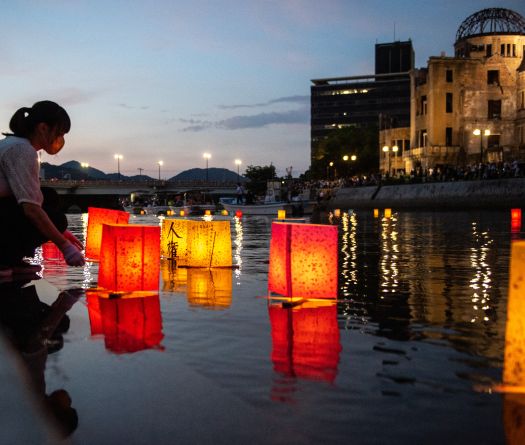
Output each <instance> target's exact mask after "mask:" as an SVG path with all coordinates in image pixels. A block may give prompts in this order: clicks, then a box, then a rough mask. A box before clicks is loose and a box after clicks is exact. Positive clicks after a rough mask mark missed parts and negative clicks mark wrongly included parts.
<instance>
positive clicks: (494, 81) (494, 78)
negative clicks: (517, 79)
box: [487, 70, 499, 85]
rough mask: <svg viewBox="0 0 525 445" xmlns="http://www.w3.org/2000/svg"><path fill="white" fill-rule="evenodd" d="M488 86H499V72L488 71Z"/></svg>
mask: <svg viewBox="0 0 525 445" xmlns="http://www.w3.org/2000/svg"><path fill="white" fill-rule="evenodd" d="M487 84H488V85H499V70H488V71H487Z"/></svg>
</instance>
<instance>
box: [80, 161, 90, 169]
mask: <svg viewBox="0 0 525 445" xmlns="http://www.w3.org/2000/svg"><path fill="white" fill-rule="evenodd" d="M80 166H81V167H82V168H88V167H89V164H88V163H87V162H81V163H80Z"/></svg>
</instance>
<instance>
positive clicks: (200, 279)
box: [187, 268, 232, 309]
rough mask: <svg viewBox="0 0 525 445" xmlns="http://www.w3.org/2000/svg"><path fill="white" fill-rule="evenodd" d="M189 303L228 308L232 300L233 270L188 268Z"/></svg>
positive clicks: (208, 307) (205, 306)
mask: <svg viewBox="0 0 525 445" xmlns="http://www.w3.org/2000/svg"><path fill="white" fill-rule="evenodd" d="M187 297H188V303H189V304H190V305H191V306H200V307H204V308H206V309H226V308H228V307H230V306H231V301H232V270H231V269H225V268H214V269H188V282H187Z"/></svg>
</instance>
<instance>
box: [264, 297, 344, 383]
mask: <svg viewBox="0 0 525 445" xmlns="http://www.w3.org/2000/svg"><path fill="white" fill-rule="evenodd" d="M268 311H269V314H270V323H271V326H272V354H271V358H272V362H273V365H274V370H275V371H277V372H281V373H284V374H285V375H288V376H297V377H302V378H307V379H315V380H324V381H328V382H333V381H334V380H335V377H336V376H337V368H338V365H339V354H340V352H341V342H340V333H339V327H338V325H337V307H336V305H335V304H329V305H326V304H324V305H323V304H320V303H306V304H303V305H302V306H300V307H296V308H283V307H282V306H280V305H270V306H269V307H268Z"/></svg>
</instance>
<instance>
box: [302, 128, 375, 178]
mask: <svg viewBox="0 0 525 445" xmlns="http://www.w3.org/2000/svg"><path fill="white" fill-rule="evenodd" d="M378 147H379V132H378V129H377V127H376V126H366V127H347V128H341V129H338V130H333V131H331V133H330V135H329V136H328V137H327V138H326V139H324V140H322V141H321V142H319V145H318V148H317V153H318V158H317V159H315V160H313V161H312V166H311V171H312V174H313V175H314V176H315V177H317V178H326V177H328V176H329V177H330V178H332V179H333V178H334V174H335V172H337V176H338V177H340V176H349V175H354V174H369V173H370V172H372V171H377V169H378V166H379V152H378ZM345 155H346V156H349V159H348V160H347V161H344V160H343V156H345ZM352 155H355V156H356V160H355V161H352V160H351V158H350V157H351V156H352ZM330 162H333V166H332V167H330V166H329V164H330Z"/></svg>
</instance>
